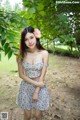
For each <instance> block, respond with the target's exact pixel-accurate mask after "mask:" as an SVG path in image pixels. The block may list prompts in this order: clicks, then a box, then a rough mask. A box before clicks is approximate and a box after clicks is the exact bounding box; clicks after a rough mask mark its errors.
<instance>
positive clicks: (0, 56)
mask: <svg viewBox="0 0 80 120" xmlns="http://www.w3.org/2000/svg"><path fill="white" fill-rule="evenodd" d="M0 61H1V53H0Z"/></svg>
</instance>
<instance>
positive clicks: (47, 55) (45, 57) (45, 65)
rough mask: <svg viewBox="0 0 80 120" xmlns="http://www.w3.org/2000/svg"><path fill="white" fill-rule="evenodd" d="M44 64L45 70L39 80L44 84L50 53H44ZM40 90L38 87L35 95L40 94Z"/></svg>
mask: <svg viewBox="0 0 80 120" xmlns="http://www.w3.org/2000/svg"><path fill="white" fill-rule="evenodd" d="M43 52H44V53H43V62H44V65H43V69H42V72H41V76H40V78H39V82H43V80H44V77H45V74H46V72H47V67H48V61H49V53H48V51H46V50H45V51H43ZM39 90H40V87H36V89H35V93H38V92H39Z"/></svg>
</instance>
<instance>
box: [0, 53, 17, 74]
mask: <svg viewBox="0 0 80 120" xmlns="http://www.w3.org/2000/svg"><path fill="white" fill-rule="evenodd" d="M16 70H17V63H16V58H15V56H14V55H13V56H12V57H11V58H10V59H8V57H7V56H5V55H4V53H2V54H1V61H0V73H4V72H11V71H16Z"/></svg>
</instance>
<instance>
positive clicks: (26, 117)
mask: <svg viewBox="0 0 80 120" xmlns="http://www.w3.org/2000/svg"><path fill="white" fill-rule="evenodd" d="M24 120H31V110H24Z"/></svg>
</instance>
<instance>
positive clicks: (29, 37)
mask: <svg viewBox="0 0 80 120" xmlns="http://www.w3.org/2000/svg"><path fill="white" fill-rule="evenodd" d="M25 44H26V46H27V47H28V48H30V49H33V48H35V47H36V37H35V36H34V34H33V33H29V32H28V33H27V34H26V36H25Z"/></svg>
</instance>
